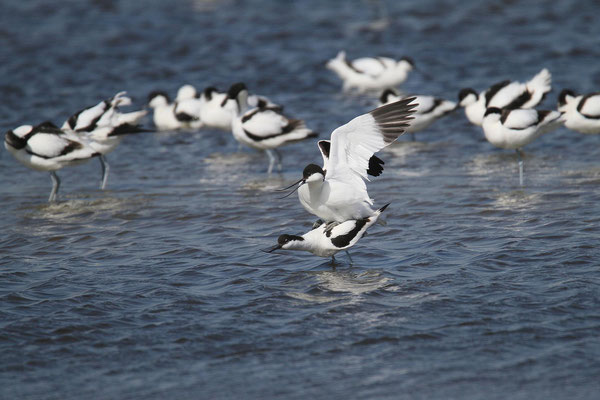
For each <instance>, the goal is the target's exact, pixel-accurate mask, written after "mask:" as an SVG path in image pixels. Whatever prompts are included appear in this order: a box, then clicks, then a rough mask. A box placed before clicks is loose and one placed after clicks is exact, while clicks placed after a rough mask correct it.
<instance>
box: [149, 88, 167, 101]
mask: <svg viewBox="0 0 600 400" xmlns="http://www.w3.org/2000/svg"><path fill="white" fill-rule="evenodd" d="M157 96H164V98H165V99H167V103H169V102H170V101H171V99H169V95H168V94H167V93H166V92H163V91H162V90H155V91H153V92H150V94H149V95H148V103H150V102H151V101H152V99H153V98H155V97H157Z"/></svg>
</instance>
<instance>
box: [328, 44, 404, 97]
mask: <svg viewBox="0 0 600 400" xmlns="http://www.w3.org/2000/svg"><path fill="white" fill-rule="evenodd" d="M414 65H415V64H414V62H413V60H412V59H411V58H409V57H402V58H401V59H400V60H394V59H393V58H388V57H363V58H357V59H355V60H352V61H348V60H347V59H346V52H345V51H340V52H339V53H338V54H337V56H336V57H335V58H332V59H331V60H329V61H328V62H327V68H328V69H330V70H332V71H333V72H335V73H336V75H337V76H338V77H339V78H340V79H341V80H342V81H343V82H344V83H343V89H344V90H345V91H346V90H350V89H353V88H356V89H357V90H358V91H359V92H365V91H368V90H382V89H385V88H388V87H394V86H397V85H400V84H401V83H402V82H404V81H405V80H406V78H407V76H408V73H409V72H410V71H411V70H412V69H413V68H414Z"/></svg>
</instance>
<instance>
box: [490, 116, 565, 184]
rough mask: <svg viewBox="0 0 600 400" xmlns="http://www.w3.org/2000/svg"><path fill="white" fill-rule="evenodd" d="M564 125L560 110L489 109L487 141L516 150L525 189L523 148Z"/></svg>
mask: <svg viewBox="0 0 600 400" xmlns="http://www.w3.org/2000/svg"><path fill="white" fill-rule="evenodd" d="M561 123H562V119H561V114H560V113H559V112H558V111H547V110H532V109H523V108H520V109H513V110H508V109H503V110H501V109H499V108H496V107H491V108H488V109H487V110H486V112H485V115H484V117H483V123H482V128H483V132H484V134H485V138H486V139H487V140H488V142H490V143H491V144H493V145H494V146H497V147H500V148H502V149H510V150H516V152H517V155H518V158H519V184H520V185H521V186H523V152H522V151H521V148H522V147H523V146H525V145H527V144H529V143H531V142H533V141H534V140H535V139H537V138H538V137H539V136H541V135H542V134H544V133H547V132H550V131H552V130H554V129H556V128H557V127H558V126H560V124H561Z"/></svg>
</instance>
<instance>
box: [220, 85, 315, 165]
mask: <svg viewBox="0 0 600 400" xmlns="http://www.w3.org/2000/svg"><path fill="white" fill-rule="evenodd" d="M227 98H228V101H227V104H226V106H227V107H231V109H233V110H235V115H236V116H235V118H234V119H233V121H232V123H231V130H232V132H233V137H234V138H235V139H236V140H237V141H238V142H240V143H242V144H245V145H246V146H249V147H252V148H254V149H258V150H264V151H265V152H266V153H267V155H268V156H269V168H268V173H269V174H270V173H271V172H272V171H273V166H274V165H275V161H276V160H277V164H278V168H279V169H280V170H281V154H279V152H278V151H277V148H278V147H280V146H283V145H284V144H288V143H293V142H298V141H300V140H304V139H307V138H311V137H316V136H317V134H316V133H315V132H313V131H311V130H310V129H308V128H307V127H306V125H305V124H304V121H302V120H299V119H292V118H288V117H286V116H285V115H283V114H282V113H281V111H279V109H273V108H268V107H265V108H259V107H256V108H252V109H249V106H248V90H247V89H246V85H244V84H243V83H235V84H233V85H232V86H231V88H230V89H229V91H228V92H227Z"/></svg>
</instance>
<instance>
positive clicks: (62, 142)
mask: <svg viewBox="0 0 600 400" xmlns="http://www.w3.org/2000/svg"><path fill="white" fill-rule="evenodd" d="M4 147H5V148H6V149H7V150H8V151H9V152H10V153H11V154H12V155H13V156H15V158H16V159H17V160H18V161H19V162H21V163H22V164H24V165H25V166H27V167H29V168H31V169H34V170H36V171H48V172H50V177H51V178H52V191H51V192H50V197H49V199H48V201H50V202H53V201H55V200H56V197H57V193H58V188H59V187H60V179H59V178H58V175H56V171H57V170H59V169H61V168H63V167H67V166H72V165H77V164H81V163H83V162H85V161H88V160H89V159H90V158H92V157H96V156H99V155H100V153H99V152H97V151H96V150H94V149H93V148H92V147H91V146H89V145H87V144H86V143H85V142H83V141H81V140H79V138H78V137H77V136H76V135H75V134H73V133H72V132H65V131H63V130H62V129H60V128H58V127H56V126H55V125H54V124H52V123H49V122H44V123H41V124H39V125H36V126H31V125H22V126H19V127H18V128H16V129H14V130H10V131H8V132H6V134H5V135H4Z"/></svg>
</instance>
